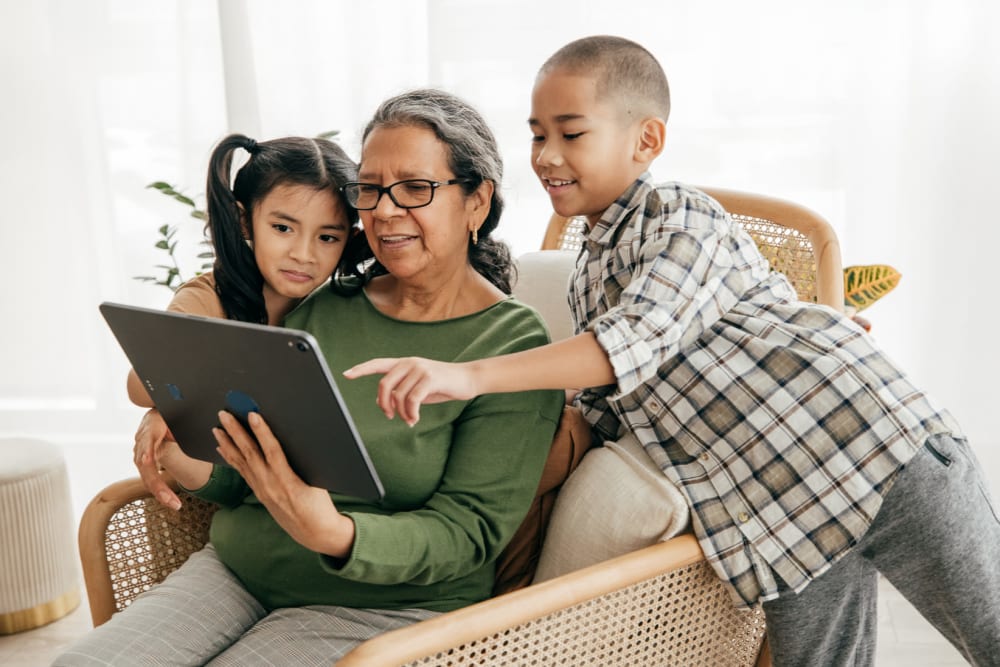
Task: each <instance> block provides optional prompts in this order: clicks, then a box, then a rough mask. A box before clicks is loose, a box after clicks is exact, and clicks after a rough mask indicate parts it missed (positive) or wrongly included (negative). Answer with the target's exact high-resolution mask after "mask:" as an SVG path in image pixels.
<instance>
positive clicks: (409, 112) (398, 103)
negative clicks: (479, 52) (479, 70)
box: [361, 88, 514, 294]
mask: <svg viewBox="0 0 1000 667" xmlns="http://www.w3.org/2000/svg"><path fill="white" fill-rule="evenodd" d="M410 126H415V127H423V128H427V129H429V130H431V131H432V132H434V135H435V136H436V137H437V138H438V140H440V141H441V143H442V144H444V145H445V147H446V148H447V150H448V164H449V167H450V168H451V170H452V172H453V173H454V174H455V178H462V179H468V182H467V183H465V184H463V188H464V190H465V192H466V194H469V193H472V192H474V191H475V190H476V188H478V187H479V186H480V185H481V184H482V183H483V182H484V181H490V182H492V183H493V196H492V198H491V199H490V210H489V213H488V214H487V215H486V219H485V220H484V221H483V224H482V226H480V228H479V232H478V234H479V242H478V243H476V244H472V243H471V242H470V244H469V261H470V262H471V263H472V266H473V267H474V268H475V269H476V271H478V272H479V273H480V274H482V275H483V276H484V277H485V278H486V279H487V280H489V281H490V282H492V283H493V284H494V285H496V286H497V287H499V288H500V289H501V290H503V291H504V292H506V293H508V294H509V293H510V289H511V282H512V279H513V272H514V269H513V262H512V260H511V255H510V249H509V248H508V247H507V245H506V244H505V243H503V242H502V241H497V240H496V239H493V238H492V237H491V234H492V232H493V230H495V229H496V228H497V225H498V224H499V223H500V215H501V214H502V213H503V208H504V202H503V195H502V194H501V192H500V190H501V183H502V181H503V158H501V157H500V149H499V147H498V146H497V141H496V138H495V137H494V135H493V131H492V130H490V128H489V126H488V125H487V124H486V121H485V120H484V119H483V117H482V115H481V114H480V113H479V112H478V111H476V110H475V109H474V108H473V107H472V106H471V105H470V104H469V103H468V102H466V101H465V100H463V99H461V98H459V97H457V96H455V95H452V94H451V93H446V92H444V91H442V90H436V89H433V88H423V89H418V90H411V91H408V92H405V93H402V94H400V95H396V96H395V97H391V98H389V99H388V100H386V101H385V102H383V103H382V104H381V105H379V107H378V109H376V111H375V114H374V116H372V119H371V120H370V121H368V124H367V125H366V126H365V130H364V133H363V134H362V137H361V143H362V145H364V142H365V140H367V139H368V135H370V134H371V133H372V132H373V131H374V130H375V129H377V128H380V127H410Z"/></svg>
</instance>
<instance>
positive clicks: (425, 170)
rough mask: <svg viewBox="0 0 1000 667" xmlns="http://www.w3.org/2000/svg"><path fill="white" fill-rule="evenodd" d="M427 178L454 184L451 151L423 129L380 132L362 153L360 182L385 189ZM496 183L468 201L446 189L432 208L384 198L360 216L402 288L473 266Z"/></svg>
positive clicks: (378, 254)
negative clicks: (476, 239)
mask: <svg viewBox="0 0 1000 667" xmlns="http://www.w3.org/2000/svg"><path fill="white" fill-rule="evenodd" d="M414 178H422V179H427V180H431V181H437V182H445V181H449V180H451V179H453V178H455V174H454V173H452V171H451V168H450V167H449V165H448V151H447V148H446V147H445V145H444V144H443V143H442V142H441V141H440V140H439V139H438V138H437V136H436V135H435V134H434V132H433V131H431V130H429V129H427V128H424V127H412V126H403V127H380V128H377V129H375V130H372V132H371V133H370V134H369V135H368V137H367V138H366V139H365V143H364V146H363V147H362V155H361V165H360V169H359V172H358V181H360V182H362V183H371V184H375V185H380V186H382V187H387V186H390V185H392V184H394V183H397V182H399V181H404V180H408V179H414ZM491 187H492V184H491V183H488V182H487V183H483V184H482V185H481V186H480V187H479V189H477V190H476V192H474V193H472V194H470V195H467V194H465V191H464V190H463V189H462V185H460V184H455V185H442V186H440V187H438V188H437V189H436V190H435V191H434V197H433V199H432V201H431V203H430V204H428V205H427V206H423V207H420V208H410V209H406V208H401V207H399V206H397V205H396V204H395V202H393V201H392V199H391V198H390V197H389V195H388V193H385V192H383V193H382V196H381V198H380V199H379V201H378V204H377V206H376V207H375V208H374V209H373V210H371V211H359V215H360V216H361V221H362V222H363V223H364V224H363V226H364V230H365V235H366V236H367V237H368V245H369V246H370V247H371V249H372V252H373V253H374V254H375V258H376V259H378V261H379V263H380V264H382V266H384V267H385V268H386V270H388V271H389V273H391V274H392V275H393V276H394V277H396V278H397V279H398V280H400V281H403V282H411V283H423V284H427V283H428V281H429V282H430V283H431V284H433V283H434V282H435V278H436V279H437V280H447V279H448V277H450V276H451V275H453V274H454V272H455V271H456V270H457V269H458V268H460V267H461V266H464V265H467V264H468V262H469V234H470V232H471V231H472V230H473V229H478V227H479V225H481V224H482V223H483V220H485V218H486V214H487V213H488V212H489V202H490V197H491V195H492V190H491Z"/></svg>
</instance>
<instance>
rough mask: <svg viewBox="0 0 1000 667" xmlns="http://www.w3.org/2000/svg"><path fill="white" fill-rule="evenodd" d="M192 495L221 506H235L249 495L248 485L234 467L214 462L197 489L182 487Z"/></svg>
mask: <svg viewBox="0 0 1000 667" xmlns="http://www.w3.org/2000/svg"><path fill="white" fill-rule="evenodd" d="M184 490H185V491H187V492H188V493H190V494H191V495H192V496H195V497H196V498H201V499H202V500H207V501H209V502H211V503H216V504H218V505H222V506H223V507H236V506H237V505H239V504H240V503H241V502H243V500H244V499H245V498H246V497H247V496H248V495H250V493H251V491H250V486H249V485H248V484H247V483H246V481H244V479H243V477H241V476H240V474H239V473H238V472H236V470H235V469H234V468H230V467H229V466H224V465H219V464H218V463H216V464H215V466H213V468H212V474H211V475H210V476H209V478H208V481H207V482H205V485H204V486H202V487H201V488H199V489H184Z"/></svg>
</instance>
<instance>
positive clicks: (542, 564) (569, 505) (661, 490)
mask: <svg viewBox="0 0 1000 667" xmlns="http://www.w3.org/2000/svg"><path fill="white" fill-rule="evenodd" d="M688 518H689V510H688V506H687V503H686V502H685V501H684V497H683V496H682V495H681V493H680V491H678V490H677V488H676V487H675V486H674V485H673V484H671V483H670V482H669V481H668V480H667V478H666V477H665V476H664V475H663V472H662V471H661V470H660V469H659V468H658V467H657V466H656V464H655V463H653V460H652V459H651V458H650V457H649V455H648V454H646V452H645V450H644V449H643V447H642V445H641V444H639V442H638V440H636V438H635V436H633V435H631V434H629V435H626V436H625V437H624V438H622V439H621V440H619V441H618V442H605V443H604V446H603V447H597V448H594V449H591V450H590V451H589V452H587V455H586V456H584V457H583V461H582V462H581V463H580V465H579V467H578V468H577V469H576V470H575V471H574V472H573V474H572V475H570V476H569V479H567V480H566V483H565V484H563V488H562V491H560V492H559V496H558V497H557V498H556V503H555V507H554V508H553V510H552V517H551V519H550V521H549V526H548V532H547V534H546V536H545V543H544V544H543V545H542V554H541V556H540V557H539V560H538V569H537V571H536V573H535V579H534V583H538V582H540V581H545V580H547V579H552V578H554V577H558V576H560V575H563V574H566V573H567V572H572V571H573V570H578V569H580V568H583V567H587V566H588V565H593V564H594V563H599V562H601V561H604V560H607V559H609V558H614V557H615V556H620V555H622V554H626V553H629V552H631V551H635V550H636V549H641V548H642V547H645V546H649V545H651V544H654V543H655V542H658V541H663V540H667V539H669V538H671V537H673V536H675V535H677V534H678V533H680V532H681V531H683V530H684V529H685V528H686V527H687V524H688Z"/></svg>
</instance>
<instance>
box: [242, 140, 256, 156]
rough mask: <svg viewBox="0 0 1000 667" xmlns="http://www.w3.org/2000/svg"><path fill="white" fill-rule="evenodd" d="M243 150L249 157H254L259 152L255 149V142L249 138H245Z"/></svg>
mask: <svg viewBox="0 0 1000 667" xmlns="http://www.w3.org/2000/svg"><path fill="white" fill-rule="evenodd" d="M243 150H245V151H246V152H247V153H250V155H256V154H257V152H258V150H259V149H258V148H257V142H256V141H254V140H253V139H251V138H250V137H247V140H246V142H245V143H244V144H243Z"/></svg>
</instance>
